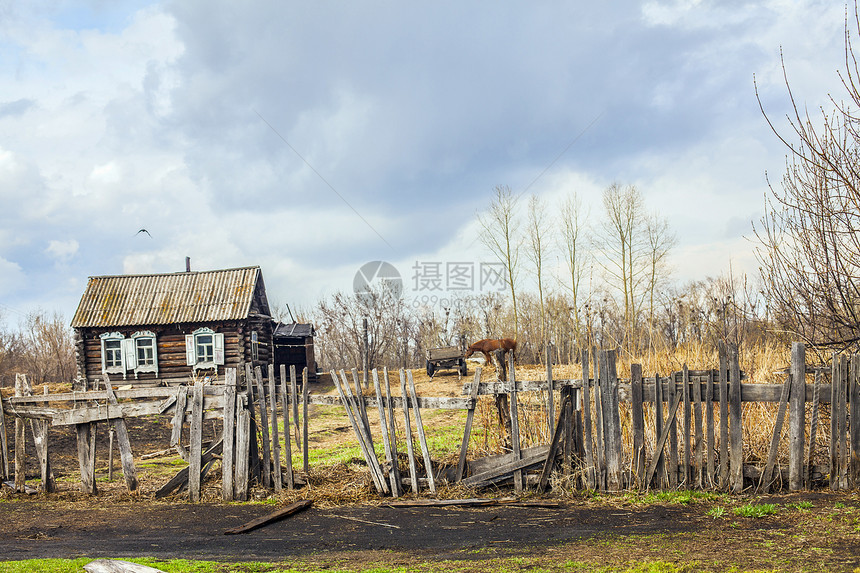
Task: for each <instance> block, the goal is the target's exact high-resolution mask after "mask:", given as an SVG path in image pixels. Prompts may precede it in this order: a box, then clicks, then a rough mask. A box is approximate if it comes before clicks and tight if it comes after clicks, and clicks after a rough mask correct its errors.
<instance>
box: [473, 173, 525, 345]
mask: <svg viewBox="0 0 860 573" xmlns="http://www.w3.org/2000/svg"><path fill="white" fill-rule="evenodd" d="M493 192H494V193H495V197H494V198H493V202H492V203H491V204H490V207H489V208H488V209H487V211H486V212H485V213H482V214H479V215H478V223H479V224H480V225H481V241H482V242H483V243H484V245H485V246H486V247H487V248H488V249H489V250H490V252H492V254H493V255H494V256H495V257H496V258H497V259H498V261H499V262H500V263H502V264H503V265H504V266H505V272H506V273H507V281H508V287H509V288H510V291H511V303H512V305H513V312H514V336H516V334H517V332H518V331H519V322H518V315H517V288H516V284H517V275H518V272H519V265H518V263H519V255H520V245H521V242H522V239H521V237H520V222H519V219H518V217H517V211H516V208H517V203H518V201H517V197H515V196H514V193H513V191H511V188H510V187H508V186H507V185H496V187H495V188H494V189H493Z"/></svg>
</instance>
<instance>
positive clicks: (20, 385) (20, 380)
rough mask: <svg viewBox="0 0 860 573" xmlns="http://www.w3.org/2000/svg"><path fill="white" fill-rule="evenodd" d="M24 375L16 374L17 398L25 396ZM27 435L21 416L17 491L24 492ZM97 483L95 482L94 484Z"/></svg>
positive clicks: (17, 435) (17, 418)
mask: <svg viewBox="0 0 860 573" xmlns="http://www.w3.org/2000/svg"><path fill="white" fill-rule="evenodd" d="M24 380H25V378H24V375H23V374H15V396H16V397H20V396H23V395H24ZM25 437H26V436H25V434H24V418H22V417H20V416H15V491H24V488H25V487H26V485H27V474H26V463H27V462H26V459H27V457H26V455H25V454H26V452H25V450H24V448H25V447H26V445H25ZM78 450H79V451H80V442H79V445H78ZM81 472H82V475H81V479H83V467H82V468H81ZM93 483H95V482H93Z"/></svg>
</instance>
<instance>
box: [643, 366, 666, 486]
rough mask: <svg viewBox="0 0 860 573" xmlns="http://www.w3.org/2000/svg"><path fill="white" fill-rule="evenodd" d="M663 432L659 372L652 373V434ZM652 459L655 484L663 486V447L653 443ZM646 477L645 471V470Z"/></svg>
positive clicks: (661, 386) (649, 484)
mask: <svg viewBox="0 0 860 573" xmlns="http://www.w3.org/2000/svg"><path fill="white" fill-rule="evenodd" d="M662 433H663V383H662V382H661V381H660V374H659V373H657V372H655V373H654V435H655V436H660V435H661V434H662ZM652 460H657V466H656V468H655V470H656V472H657V479H658V483H657V484H656V485H657V486H658V487H663V485H664V484H665V483H666V482H665V473H666V456H665V455H663V449H662V448H660V449H658V448H657V445H656V444H655V445H654V453H653V454H652ZM645 475H646V477H647V475H648V474H647V472H646V474H645ZM644 485H645V487H646V488H649V487H651V485H652V484H651V481H650V480H649V481H648V482H647V483H645V484H644Z"/></svg>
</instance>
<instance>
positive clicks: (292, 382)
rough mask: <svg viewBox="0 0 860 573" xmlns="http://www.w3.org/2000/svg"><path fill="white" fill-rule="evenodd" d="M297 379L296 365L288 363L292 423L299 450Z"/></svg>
mask: <svg viewBox="0 0 860 573" xmlns="http://www.w3.org/2000/svg"><path fill="white" fill-rule="evenodd" d="M297 381H298V378H297V376H296V365H295V364H290V398H292V403H293V425H294V426H295V428H296V450H300V449H301V448H302V444H301V435H302V429H301V428H300V427H299V393H298V389H297V388H296V384H297Z"/></svg>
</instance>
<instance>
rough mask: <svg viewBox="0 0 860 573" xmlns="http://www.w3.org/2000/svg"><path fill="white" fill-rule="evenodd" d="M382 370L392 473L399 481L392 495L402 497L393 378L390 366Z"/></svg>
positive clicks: (396, 480) (395, 479)
mask: <svg viewBox="0 0 860 573" xmlns="http://www.w3.org/2000/svg"><path fill="white" fill-rule="evenodd" d="M382 372H383V377H384V378H385V400H386V407H387V409H388V422H389V424H388V428H387V429H388V443H389V445H390V446H391V458H392V459H393V460H394V465H392V466H391V473H392V474H393V475H394V481H395V482H397V488H396V489H395V490H394V491H393V492H392V495H395V496H397V497H400V496H401V495H403V482H402V481H401V479H400V464H399V457H398V454H397V419H396V418H395V417H394V396H392V395H391V379H390V378H389V377H388V368H387V367H385V368H383V369H382Z"/></svg>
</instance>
